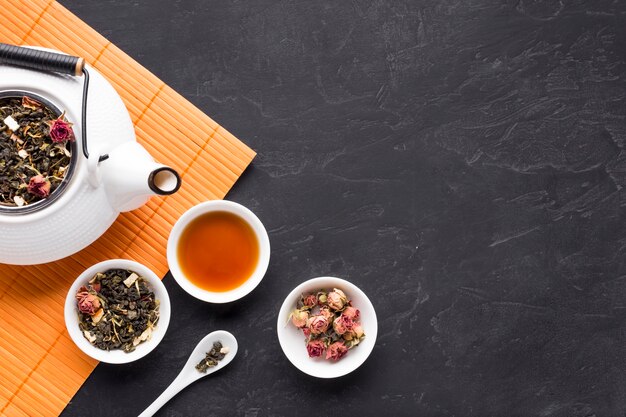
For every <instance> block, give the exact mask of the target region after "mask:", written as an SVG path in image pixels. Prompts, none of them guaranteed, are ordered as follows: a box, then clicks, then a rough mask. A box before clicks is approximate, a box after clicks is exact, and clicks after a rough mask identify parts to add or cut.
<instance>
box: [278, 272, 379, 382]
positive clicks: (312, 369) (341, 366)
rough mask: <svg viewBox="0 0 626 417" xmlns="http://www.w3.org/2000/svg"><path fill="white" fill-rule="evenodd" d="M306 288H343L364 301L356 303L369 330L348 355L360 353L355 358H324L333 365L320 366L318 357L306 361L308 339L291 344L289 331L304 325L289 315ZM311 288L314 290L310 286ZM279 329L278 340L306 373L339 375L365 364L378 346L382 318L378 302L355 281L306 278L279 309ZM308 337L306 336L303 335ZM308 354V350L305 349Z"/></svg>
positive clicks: (317, 375)
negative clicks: (315, 359)
mask: <svg viewBox="0 0 626 417" xmlns="http://www.w3.org/2000/svg"><path fill="white" fill-rule="evenodd" d="M305 288H311V289H313V288H315V289H321V288H325V289H330V288H339V289H341V290H342V291H344V292H345V294H346V296H347V297H348V299H350V300H353V299H354V298H355V295H356V296H358V298H360V299H361V301H362V302H361V303H359V304H356V305H355V306H354V307H356V308H358V309H359V310H360V311H361V313H362V314H361V324H362V325H363V329H364V330H365V339H364V340H363V341H362V342H361V343H360V344H359V345H358V346H356V347H355V348H354V349H352V350H351V351H350V352H349V353H348V355H352V357H356V359H351V360H350V362H345V361H346V360H347V359H348V356H346V357H345V358H342V359H340V360H339V361H337V362H334V363H331V362H328V361H326V362H322V364H324V365H327V364H330V365H331V366H324V367H323V370H322V368H321V367H316V366H315V363H314V362H313V361H314V359H311V358H308V357H307V358H306V359H307V361H309V362H303V359H302V357H303V352H306V347H305V344H304V342H302V343H299V344H298V345H297V346H295V348H294V346H292V345H289V344H287V341H286V340H285V339H286V332H288V331H289V332H297V333H300V332H301V330H300V329H296V328H295V327H294V326H292V325H291V324H290V323H288V322H289V315H290V314H291V312H292V311H293V310H294V309H295V308H296V303H297V301H298V299H299V297H300V295H301V294H302V293H303V292H304V289H305ZM308 291H310V290H308ZM365 310H367V311H365ZM276 332H277V334H278V343H279V344H280V347H281V349H282V350H283V353H284V354H285V356H286V357H287V359H289V362H291V363H292V364H293V366H295V367H296V368H298V369H299V370H300V371H302V372H304V373H305V374H308V375H311V376H314V377H317V378H338V377H340V376H344V375H347V374H349V373H350V372H352V371H354V370H355V369H357V368H358V367H359V366H361V365H362V364H363V363H364V362H365V361H366V360H367V358H368V357H369V355H370V353H372V350H373V349H374V345H375V344H376V337H377V335H378V319H377V318H376V310H375V309H374V305H373V304H372V302H371V301H370V299H369V298H368V297H367V295H366V294H365V293H364V292H363V291H362V290H361V289H360V288H359V287H357V286H356V285H354V284H353V283H351V282H349V281H346V280H345V279H342V278H337V277H317V278H312V279H309V280H307V281H304V282H303V283H301V284H300V285H298V286H297V287H296V288H294V289H293V290H292V291H291V292H290V293H289V295H288V296H287V297H286V298H285V301H283V304H282V306H281V307H280V311H279V313H278V320H277V323H276ZM302 340H303V341H304V336H302ZM305 354H306V353H305Z"/></svg>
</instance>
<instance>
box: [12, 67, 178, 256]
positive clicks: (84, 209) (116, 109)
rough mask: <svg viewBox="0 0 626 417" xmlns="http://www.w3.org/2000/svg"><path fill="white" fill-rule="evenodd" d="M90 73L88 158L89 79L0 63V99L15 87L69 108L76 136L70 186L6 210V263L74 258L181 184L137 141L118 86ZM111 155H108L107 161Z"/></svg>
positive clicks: (61, 107)
mask: <svg viewBox="0 0 626 417" xmlns="http://www.w3.org/2000/svg"><path fill="white" fill-rule="evenodd" d="M89 73H90V83H89V95H88V104H87V127H88V129H87V140H88V143H89V145H88V147H89V158H85V156H84V155H83V149H82V143H81V141H80V139H79V138H81V136H82V125H81V123H80V121H81V107H82V93H83V78H82V77H75V76H71V75H60V74H57V73H50V72H39V71H34V70H31V69H25V68H18V67H14V66H8V65H0V94H2V92H3V91H9V90H10V91H13V92H16V91H17V92H25V93H27V94H31V95H35V96H39V97H41V98H43V99H45V101H46V102H47V103H48V104H52V105H53V106H55V107H57V108H58V109H60V110H61V111H65V115H66V118H67V119H68V120H69V121H70V122H73V123H74V125H73V129H74V132H75V136H76V138H77V140H76V144H75V148H74V153H75V156H73V157H72V160H73V162H72V164H73V167H71V168H70V170H71V171H72V173H71V175H68V176H69V179H66V184H64V185H63V189H58V190H56V191H55V192H53V193H52V195H51V196H50V197H49V198H50V201H49V202H46V204H41V205H40V208H37V207H36V205H37V204H35V205H34V206H33V208H30V209H26V208H28V206H25V207H24V208H19V209H14V208H3V209H1V210H0V263H6V264H14V265H31V264H39V263H45V262H50V261H54V260H58V259H61V258H64V257H66V256H69V255H71V254H73V253H76V252H78V251H79V250H81V249H83V248H85V247H86V246H88V245H89V244H91V243H92V242H93V241H95V240H96V239H97V238H98V237H100V236H101V235H102V234H103V233H104V232H105V231H106V230H107V229H108V228H109V227H110V226H111V224H112V223H113V222H114V220H115V219H116V218H117V216H118V214H119V213H120V212H123V211H129V210H134V209H136V208H138V207H141V206H142V205H143V204H145V203H146V202H147V201H148V199H149V198H150V197H151V196H153V195H155V194H156V195H168V194H172V193H174V192H176V191H177V190H178V188H179V187H180V184H181V180H180V176H179V175H178V174H177V173H176V171H174V170H173V169H172V168H169V167H166V166H164V165H162V164H159V163H156V162H155V161H154V160H153V159H152V157H151V156H150V154H149V153H148V152H147V151H146V150H145V149H144V148H143V147H142V146H141V145H139V144H138V143H137V142H136V140H135V131H134V127H133V124H132V122H131V120H130V117H129V115H128V112H127V110H126V107H125V106H124V103H123V102H122V100H121V98H120V97H119V95H118V94H117V93H116V91H115V90H114V89H113V87H112V86H111V85H110V84H109V83H108V82H107V81H106V80H105V79H104V77H102V76H101V75H100V74H99V73H97V72H96V71H95V70H94V69H92V68H89ZM172 149H174V147H172ZM105 154H106V155H108V158H107V159H105V160H102V161H100V160H99V159H102V158H99V156H100V155H105ZM59 188H61V187H59Z"/></svg>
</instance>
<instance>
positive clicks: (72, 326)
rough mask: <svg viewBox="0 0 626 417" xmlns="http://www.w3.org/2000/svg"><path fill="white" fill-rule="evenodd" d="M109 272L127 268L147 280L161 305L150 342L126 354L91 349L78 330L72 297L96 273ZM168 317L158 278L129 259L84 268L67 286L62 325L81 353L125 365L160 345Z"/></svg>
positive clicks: (168, 302)
mask: <svg viewBox="0 0 626 417" xmlns="http://www.w3.org/2000/svg"><path fill="white" fill-rule="evenodd" d="M109 269H128V270H131V271H134V272H136V273H137V274H138V275H139V276H141V277H143V278H145V279H146V280H147V281H148V285H149V286H150V288H151V289H152V291H154V296H155V298H156V299H157V300H159V303H160V304H159V314H160V317H159V322H158V323H157V325H156V326H155V328H154V332H153V333H152V337H151V338H150V340H147V341H145V342H142V343H140V344H139V345H137V348H136V349H135V350H134V351H132V352H129V353H126V352H124V351H123V350H121V349H117V350H111V351H106V350H102V349H99V348H97V347H95V346H93V345H92V344H91V343H89V341H88V340H87V339H85V336H83V333H82V332H81V330H80V328H79V327H78V307H77V305H76V298H75V296H76V292H77V291H78V289H79V288H80V287H81V286H83V285H87V284H88V283H89V281H90V280H91V279H92V278H93V277H94V275H96V273H97V272H105V271H107V270H109ZM170 316H171V306H170V298H169V296H168V294H167V290H166V289H165V286H164V285H163V283H162V282H161V280H160V279H159V277H158V276H157V275H156V274H155V273H154V272H152V271H151V270H150V269H148V268H147V267H146V266H144V265H142V264H140V263H138V262H135V261H131V260H128V259H110V260H108V261H104V262H100V263H97V264H95V265H93V266H91V267H90V268H87V269H86V270H85V272H83V273H82V274H80V276H79V277H78V278H76V281H74V284H72V286H71V287H70V290H69V292H68V293H67V297H66V298H65V326H66V327H67V331H68V333H69V334H70V337H71V338H72V340H73V341H74V343H76V345H77V346H78V347H79V348H80V350H82V351H83V352H85V353H86V354H87V355H89V356H91V357H92V358H94V359H97V360H99V361H101V362H107V363H114V364H119V363H128V362H133V361H136V360H137V359H139V358H142V357H144V356H146V355H147V354H148V353H150V352H151V351H152V350H153V349H154V348H155V347H156V346H157V345H158V344H159V343H160V342H161V340H162V339H163V336H165V332H166V330H167V326H168V325H169V323H170Z"/></svg>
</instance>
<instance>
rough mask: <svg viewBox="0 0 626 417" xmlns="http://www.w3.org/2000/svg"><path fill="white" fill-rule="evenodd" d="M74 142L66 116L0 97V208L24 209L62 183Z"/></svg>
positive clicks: (23, 100) (24, 99)
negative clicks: (14, 207)
mask: <svg viewBox="0 0 626 417" xmlns="http://www.w3.org/2000/svg"><path fill="white" fill-rule="evenodd" d="M74 140H75V136H74V132H73V130H72V123H69V122H68V121H67V119H66V118H65V113H63V114H61V115H60V116H58V117H57V114H56V113H55V111H54V110H53V109H52V108H50V107H49V106H47V105H45V104H44V103H41V102H40V101H38V100H35V99H34V98H31V97H28V96H23V97H4V98H0V205H5V206H20V207H21V206H25V205H28V204H31V203H34V202H37V201H39V200H42V199H45V198H47V197H48V196H50V194H52V193H53V192H54V191H55V190H56V189H57V188H58V187H59V185H60V184H61V182H62V181H63V178H65V174H66V173H67V171H68V169H69V165H70V160H71V157H72V153H71V146H70V142H73V141H74Z"/></svg>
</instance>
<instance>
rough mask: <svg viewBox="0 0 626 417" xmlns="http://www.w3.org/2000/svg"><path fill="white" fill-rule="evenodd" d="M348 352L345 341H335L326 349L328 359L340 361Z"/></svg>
mask: <svg viewBox="0 0 626 417" xmlns="http://www.w3.org/2000/svg"><path fill="white" fill-rule="evenodd" d="M346 353H348V347H347V346H346V345H345V344H344V343H343V342H335V343H333V344H331V345H330V346H328V349H327V350H326V359H332V360H334V361H338V360H339V359H341V358H342V357H344V356H345V354H346Z"/></svg>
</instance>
